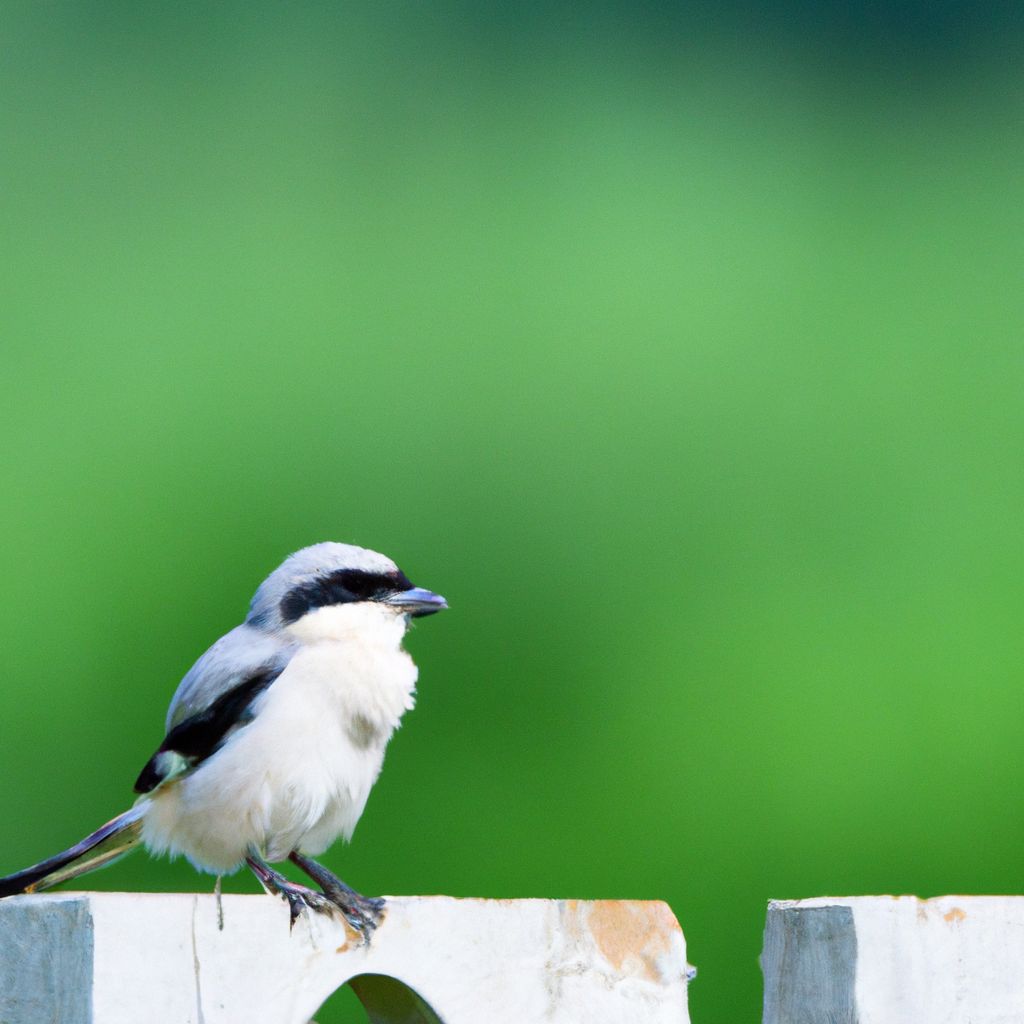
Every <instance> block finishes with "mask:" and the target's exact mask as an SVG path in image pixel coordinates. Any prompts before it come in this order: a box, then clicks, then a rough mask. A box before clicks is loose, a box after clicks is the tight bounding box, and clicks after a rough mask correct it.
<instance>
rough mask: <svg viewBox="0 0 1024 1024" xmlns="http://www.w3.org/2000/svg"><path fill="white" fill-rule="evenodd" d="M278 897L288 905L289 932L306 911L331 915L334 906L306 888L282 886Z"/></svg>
mask: <svg viewBox="0 0 1024 1024" xmlns="http://www.w3.org/2000/svg"><path fill="white" fill-rule="evenodd" d="M278 895H279V896H280V897H281V898H282V899H283V900H284V901H285V902H286V903H287V904H288V917H289V920H288V930H289V931H291V929H292V928H294V927H295V922H296V921H297V920H298V919H299V915H300V914H301V913H302V912H303V911H304V910H315V911H316V912H317V913H319V914H329V913H331V912H332V911H333V910H334V904H332V903H331V901H330V900H328V899H327V898H326V897H324V896H321V895H320V893H318V892H314V891H313V890H312V889H307V888H305V887H304V886H298V885H295V886H292V885H289V886H287V887H285V886H281V888H280V891H279V893H278Z"/></svg>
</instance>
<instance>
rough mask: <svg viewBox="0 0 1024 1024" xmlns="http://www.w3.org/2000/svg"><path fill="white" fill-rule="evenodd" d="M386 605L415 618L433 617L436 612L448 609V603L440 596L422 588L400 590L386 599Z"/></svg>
mask: <svg viewBox="0 0 1024 1024" xmlns="http://www.w3.org/2000/svg"><path fill="white" fill-rule="evenodd" d="M384 604H387V605H390V606H391V607H392V608H398V609H399V610H400V611H403V612H405V614H406V615H411V616H412V617H413V618H422V616H424V615H433V614H434V612H440V611H443V610H444V609H445V608H447V607H448V602H447V601H446V600H445V599H444V598H443V597H442V596H441V595H440V594H435V593H433V591H430V590H424V589H423V588H422V587H413V588H412V589H411V590H398V591H396V592H395V593H394V594H388V596H387V597H385V598H384Z"/></svg>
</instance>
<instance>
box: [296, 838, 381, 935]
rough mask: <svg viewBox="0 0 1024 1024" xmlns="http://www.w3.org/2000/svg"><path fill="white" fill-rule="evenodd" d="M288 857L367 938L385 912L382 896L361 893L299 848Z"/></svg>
mask: <svg viewBox="0 0 1024 1024" xmlns="http://www.w3.org/2000/svg"><path fill="white" fill-rule="evenodd" d="M288 859H289V860H290V861H291V862H292V863H293V864H295V865H296V866H297V867H299V868H301V869H302V870H303V871H305V872H306V874H307V875H309V877H310V878H312V879H313V881H314V882H316V884H317V885H319V886H320V888H321V889H323V892H324V895H325V896H326V897H327V898H328V899H329V900H330V901H331V902H332V903H333V904H334V905H335V906H336V907H337V908H338V909H339V910H340V911H341V912H342V913H343V914H344V915H345V919H346V920H347V921H348V923H349V924H350V925H352V927H353V928H355V930H356V931H357V932H359V933H360V934H361V935H362V936H363V937H364V938H365V939H366V941H367V942H369V941H370V936H371V935H372V934H373V931H374V929H375V928H376V927H377V925H378V924H380V920H381V916H382V915H383V913H384V900H382V899H373V898H371V897H369V896H363V895H361V894H360V893H358V892H356V891H355V889H352V888H350V887H349V886H347V885H346V884H345V883H344V882H343V881H342V880H341V879H340V878H338V877H337V875H334V874H332V873H331V872H330V871H328V870H327V868H325V867H324V866H323V865H322V864H318V863H317V862H316V861H315V860H311V859H310V858H309V857H306V856H304V855H303V854H301V853H299V851H298V850H293V851H292V852H291V853H290V854H289V855H288Z"/></svg>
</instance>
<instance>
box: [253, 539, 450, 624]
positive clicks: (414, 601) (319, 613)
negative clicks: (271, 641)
mask: <svg viewBox="0 0 1024 1024" xmlns="http://www.w3.org/2000/svg"><path fill="white" fill-rule="evenodd" d="M447 607H448V604H447V602H446V601H445V599H444V598H443V597H441V596H440V595H439V594H434V593H432V592H431V591H429V590H424V589H422V588H421V587H416V586H413V584H412V582H411V581H410V580H409V578H408V577H407V576H406V575H405V573H403V572H402V571H401V569H399V568H398V566H397V565H395V563H394V562H392V561H391V559H390V558H387V557H386V556H384V555H381V554H378V553H377V552H376V551H370V550H368V549H367V548H359V547H355V546H354V545H352V544H337V543H335V542H333V541H325V542H324V543H322V544H313V545H311V546H310V547H308V548H302V550H301V551H296V552H295V554H293V555H289V556H288V558H286V559H285V560H284V562H282V563H281V565H280V566H278V567H277V568H276V569H275V570H274V571H273V572H272V573H271V574H270V575H269V576H268V577H267V578H266V579H265V580H264V581H263V582H262V583H261V584H260V586H259V589H258V590H257V591H256V594H255V595H254V597H253V599H252V604H251V606H250V608H249V615H248V616H247V618H246V622H248V623H249V624H250V625H254V626H259V627H260V628H263V629H270V630H274V629H289V630H292V631H296V632H305V633H309V632H310V631H311V629H312V631H313V632H320V631H321V630H324V631H327V632H333V631H335V630H336V629H337V628H339V627H344V626H350V627H356V626H359V625H361V624H363V623H369V622H382V621H383V622H396V623H397V622H401V624H402V627H403V629H404V626H405V623H406V621H407V620H408V619H409V618H418V617H421V616H424V615H432V614H433V613H434V612H439V611H441V610H442V609H444V608H447ZM328 610H330V611H328Z"/></svg>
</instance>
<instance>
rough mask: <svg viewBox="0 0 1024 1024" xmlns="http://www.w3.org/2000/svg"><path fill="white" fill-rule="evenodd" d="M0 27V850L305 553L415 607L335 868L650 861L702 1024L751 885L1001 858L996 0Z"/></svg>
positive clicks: (1013, 425) (813, 887)
mask: <svg viewBox="0 0 1024 1024" xmlns="http://www.w3.org/2000/svg"><path fill="white" fill-rule="evenodd" d="M838 11H840V8H839V6H838V5H837V6H836V12H838ZM0 32H2V35H3V40H4V52H5V59H4V62H3V64H2V65H0V87H2V95H3V97H4V100H3V103H2V105H0V138H2V145H3V153H2V168H0V169H2V182H3V187H2V198H0V216H2V224H3V230H2V238H3V251H4V268H5V269H4V272H3V274H2V275H0V357H2V363H0V366H2V369H3V383H4V401H3V403H2V405H0V427H2V445H0V488H2V494H3V502H2V505H0V528H2V537H3V543H2V544H0V579H2V580H3V586H2V588H0V621H2V629H0V644H2V651H3V660H4V667H5V671H4V680H5V681H4V687H3V692H2V695H0V751H2V755H0V756H2V761H0V765H2V771H3V778H4V786H3V801H2V811H0V813H2V814H3V817H4V820H5V821H6V822H7V823H8V824H7V826H6V827H5V829H4V833H3V844H2V846H3V851H2V853H3V861H2V864H0V870H13V869H14V868H17V867H21V866H23V865H24V864H25V863H28V862H30V861H33V860H36V859H38V858H39V857H41V856H43V855H45V854H48V853H50V852H53V851H54V850H55V849H57V848H60V847H62V846H64V845H67V844H68V843H69V842H70V841H72V840H74V839H77V838H78V837H79V836H80V835H82V834H84V833H85V832H86V831H88V830H90V829H91V828H93V827H94V826H95V825H96V824H98V823H99V821H101V820H104V819H105V818H106V817H108V816H110V815H112V814H113V813H115V812H117V811H119V810H121V809H122V808H123V807H124V806H125V805H126V804H127V802H128V801H129V800H130V799H131V793H130V786H131V781H132V780H133V779H134V777H135V774H136V773H137V771H138V770H139V768H140V767H141V765H142V764H143V763H144V761H145V760H146V758H147V757H148V756H149V754H150V753H151V751H152V750H153V748H154V747H155V745H156V744H157V743H158V742H159V740H160V738H161V734H162V720H163V712H164V707H165V706H166V702H167V700H168V699H169V697H170V695H171V693H172V692H173V690H174V687H175V685H176V684H177V681H178V679H179V678H180V676H181V675H182V673H183V672H184V671H185V670H186V669H187V668H188V667H189V665H190V664H191V662H192V660H193V659H194V658H195V657H196V656H197V655H198V654H199V653H200V652H201V651H202V650H203V649H204V648H205V646H206V645H207V644H208V643H209V642H211V641H212V640H213V639H214V638H216V637H217V636H218V635H220V634H221V633H222V632H224V631H225V630H226V629H228V628H229V627H230V626H232V625H233V624H235V623H236V622H237V621H239V619H240V617H241V615H242V614H243V612H244V610H245V607H246V604H247V601H248V599H249V596H250V595H251V592H252V590H253V589H254V587H255V585H256V584H257V583H258V582H259V580H260V579H261V578H262V577H263V575H264V574H265V573H266V572H267V571H269V570H270V569H271V568H273V566H274V565H276V564H277V562H278V561H279V560H280V559H281V558H282V556H283V555H285V554H286V553H287V552H288V551H290V550H293V549H295V548H297V547H300V546H302V545H304V544H307V543H310V542H313V541H317V540H322V539H328V538H330V539H337V540H345V541H352V542H356V543H360V544H364V545H367V546H370V547H374V548H378V549H380V550H383V551H385V552H386V553H388V554H390V555H392V556H393V557H395V558H396V559H397V560H398V561H399V563H400V564H401V565H402V566H403V568H405V569H406V571H407V572H409V574H410V575H411V576H412V577H413V578H414V579H415V580H416V581H418V582H420V583H421V584H423V585H425V586H429V587H432V588H435V589H437V590H439V591H441V592H442V593H444V594H445V595H446V596H447V597H448V598H449V600H450V603H451V606H452V610H451V612H449V613H447V614H445V615H444V616H441V617H438V618H436V619H431V620H430V621H429V622H427V623H425V624H424V625H422V626H421V627H418V628H417V630H416V632H415V635H414V636H412V637H411V638H410V644H409V646H410V648H411V649H412V651H413V652H414V654H415V656H416V658H417V660H418V662H419V664H420V666H421V689H420V693H421V696H420V703H419V707H418V708H417V710H416V712H415V714H413V715H412V716H410V717H409V718H408V719H407V720H406V725H405V726H404V727H403V729H402V731H401V732H400V734H399V735H398V736H397V738H396V739H395V741H394V743H393V745H392V749H391V751H390V755H389V759H388V763H387V765H386V768H385V771H384V774H383V776H382V778H381V781H380V783H379V784H378V787H377V789H376V790H375V792H374V795H373V797H372V798H371V801H370V804H369V808H368V811H367V814H366V816H365V817H364V819H363V822H362V824H361V825H360V828H359V831H358V832H357V835H356V838H355V842H354V844H353V845H352V846H351V847H350V848H342V847H340V846H339V847H337V848H335V849H334V850H333V851H332V852H331V853H330V854H329V855H328V857H327V860H328V863H330V864H331V865H332V866H334V867H335V868H336V869H338V870H339V872H340V873H341V874H342V875H343V876H344V877H345V878H347V879H349V880H350V881H351V882H352V883H353V884H355V885H358V886H359V887H361V888H363V889H364V890H366V891H369V892H400V893H416V892H444V893H452V894H477V895H490V896H575V897H599V896H600V897H616V896H621V897H657V898H664V899H667V900H668V901H669V902H670V903H671V905H672V907H673V908H674V910H675V911H676V913H677V915H678V916H679V917H680V919H681V921H682V923H683V926H684V928H685V930H686V934H687V938H688V942H689V951H690V958H691V960H692V961H693V962H694V963H696V964H697V965H698V966H699V968H700V977H699V978H698V980H697V982H696V983H695V984H694V986H693V987H692V989H691V997H692V999H691V1007H692V1012H693V1014H694V1018H695V1020H696V1021H697V1022H698V1024H733V1022H737V1021H755V1020H757V1019H759V1012H760V1010H759V1003H760V975H759V972H758V968H757V963H756V957H757V954H758V951H759V948H760V934H761V927H762V922H763V910H764V904H765V901H766V899H767V898H769V897H796V896H810V895H822V894H830V893H831V894H854V893H872V892H914V893H919V894H922V895H928V894H935V893H940V892H1013V891H1020V884H1021V883H1020V878H1021V871H1020V852H1019V851H1020V847H1021V845H1022V840H1024V824H1022V815H1021V813H1020V810H1021V809H1020V800H1019V792H1020V786H1021V779H1022V777H1024V754H1022V749H1024V748H1022V744H1021V739H1020V737H1021V722H1022V717H1024V715H1022V713H1024V708H1022V699H1021V683H1020V666H1021V654H1022V650H1021V648H1022V645H1024V640H1022V631H1021V629H1020V622H1019V620H1020V612H1021V607H1022V600H1021V599H1022V596H1024V595H1022V587H1024V584H1022V580H1024V550H1022V537H1021V528H1020V518H1021V502H1022V498H1024V463H1022V459H1021V447H1022V441H1024V404H1022V385H1024V350H1022V327H1024V299H1022V294H1024V293H1022V289H1021V271H1022V268H1024V262H1022V255H1024V253H1022V248H1024V245H1022V238H1024V230H1022V229H1024V224H1022V220H1024V213H1022V210H1024V207H1022V204H1021V189H1020V180H1021V179H1020V168H1021V165H1022V158H1024V140H1022V137H1021V134H1020V131H1019V126H1020V122H1021V113H1022V105H1024V104H1022V99H1021V93H1020V90H1019V53H1020V49H1019V44H1020V41H1021V34H1020V32H1019V26H1018V25H1016V24H1015V23H1013V22H1012V9H1011V8H1010V7H997V6H992V7H980V6H976V5H968V4H958V3H950V4H942V5H930V4H924V3H907V4H903V5H898V4H896V3H889V4H886V3H883V4H881V5H878V4H875V5H869V4H868V3H866V2H864V3H854V4H852V5H846V7H844V8H842V13H831V14H826V13H824V12H823V11H819V10H818V9H817V8H816V7H815V6H814V5H812V4H809V3H806V2H804V3H799V2H793V3H789V4H783V5H780V6H779V7H778V9H777V10H776V11H775V12H774V13H773V14H772V15H771V16H770V17H769V16H767V15H764V14H760V13H758V12H757V10H756V9H755V7H754V5H753V4H743V3H727V4H725V5H723V6H720V7H711V6H693V7H686V8H676V7H673V6H670V5H668V4H654V3H650V4H638V5H624V4H623V5H616V4H608V3H605V4H598V5H597V6H594V7H591V8H584V7H581V8H575V7H570V6H568V5H560V4H554V3H551V4H532V5H524V6H522V7H521V8H517V7H514V6H512V7H507V8H505V7H498V6H497V5H491V4H479V5H470V4H462V5H432V4H425V5H411V4H380V5H370V4H368V5H355V6H349V5H345V6H335V5H330V4H323V3H311V2H310V3H293V4H264V3H256V4H237V3H227V4H218V5H204V4H180V5H160V4H149V3H142V4H137V3H104V4H97V3H90V2H85V3H81V2H76V3H70V2H67V3H57V2H49V3H45V4H35V3H33V4H23V5H17V4H15V5H11V6H9V7H8V9H7V12H6V13H5V16H4V22H3V25H2V28H0ZM88 884H95V885H96V886H97V887H103V888H118V889H121V888H136V887H137V888H143V887H145V888H152V889H162V888H168V889H191V888H193V887H196V886H199V887H201V888H204V887H207V886H208V885H210V884H211V882H210V880H208V879H205V878H199V877H197V876H196V875H195V874H194V872H192V871H191V869H189V868H188V867H187V865H181V864H177V865H173V866H168V865H167V864H165V863H158V862H152V861H148V860H147V859H146V858H145V857H141V856H140V857H136V858H133V859H130V860H129V861H126V862H124V863H122V864H121V865H119V866H117V867H116V868H113V869H111V870H110V871H108V872H106V873H102V874H99V875H97V876H94V879H91V880H90V881H89V883H88ZM229 885H232V886H234V887H235V888H237V889H239V890H242V891H253V890H254V889H255V885H254V883H253V882H252V880H251V879H249V878H241V877H239V878H236V879H235V880H233V881H232V882H230V883H229ZM325 1019H326V1018H325Z"/></svg>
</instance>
